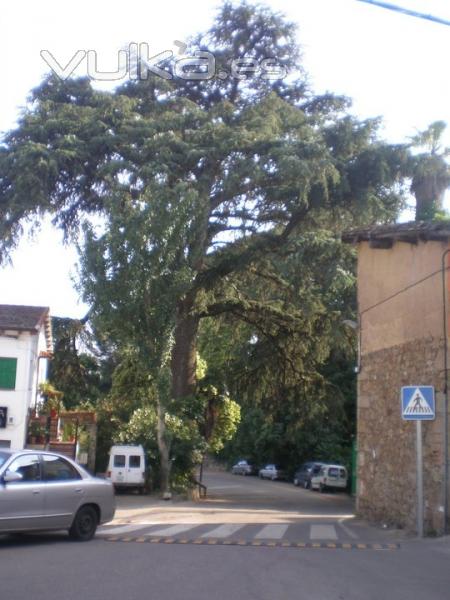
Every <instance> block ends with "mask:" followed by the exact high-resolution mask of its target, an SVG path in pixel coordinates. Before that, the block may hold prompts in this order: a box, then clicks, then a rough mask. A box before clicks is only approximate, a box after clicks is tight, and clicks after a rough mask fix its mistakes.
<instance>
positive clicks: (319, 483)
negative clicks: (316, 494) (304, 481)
mask: <svg viewBox="0 0 450 600" xmlns="http://www.w3.org/2000/svg"><path fill="white" fill-rule="evenodd" d="M347 482H348V474H347V469H346V468H345V467H343V466H342V465H324V466H323V467H321V469H320V471H319V472H318V473H317V475H314V476H313V477H312V478H311V489H312V490H319V491H321V492H325V491H326V490H327V489H341V490H343V489H345V488H346V487H347Z"/></svg>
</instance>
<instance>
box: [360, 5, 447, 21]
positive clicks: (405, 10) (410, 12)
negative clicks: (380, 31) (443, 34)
mask: <svg viewBox="0 0 450 600" xmlns="http://www.w3.org/2000/svg"><path fill="white" fill-rule="evenodd" d="M357 2H365V3H366V4H373V5H374V6H379V7H380V8H386V9H387V10H393V11H395V12H399V13H402V14H404V15H408V16H410V17H417V18H418V19H425V20H426V21H432V22H434V23H439V24H441V25H449V26H450V21H447V20H446V19H442V18H441V17H435V16H434V15H427V14H426V13H421V12H417V11H415V10H410V9H409V8H403V7H402V6H397V5H396V4H391V3H390V2H379V1H378V0H357Z"/></svg>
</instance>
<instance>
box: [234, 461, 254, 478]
mask: <svg viewBox="0 0 450 600" xmlns="http://www.w3.org/2000/svg"><path fill="white" fill-rule="evenodd" d="M231 472H232V473H233V475H253V473H254V472H255V469H254V467H253V465H251V464H250V463H249V462H247V461H246V460H240V461H239V462H237V463H236V464H235V465H233V466H232V467H231Z"/></svg>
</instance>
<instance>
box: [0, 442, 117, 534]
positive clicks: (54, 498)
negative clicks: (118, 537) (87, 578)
mask: <svg viewBox="0 0 450 600" xmlns="http://www.w3.org/2000/svg"><path fill="white" fill-rule="evenodd" d="M114 512H115V500H114V490H113V486H112V484H111V482H109V481H106V480H104V479H98V478H96V477H92V476H91V475H89V473H87V471H85V470H84V469H83V468H82V467H80V466H79V465H77V464H76V463H75V462H73V461H72V460H70V459H68V458H66V457H65V456H60V455H59V454H55V453H53V452H47V451H36V450H17V451H13V450H6V449H0V533H10V532H19V531H32V530H35V531H44V530H45V531H47V530H50V529H67V530H68V531H69V534H70V536H71V537H72V538H74V539H76V540H81V541H87V540H90V539H91V538H92V537H93V536H94V535H95V531H96V529H97V525H99V524H101V523H106V522H107V521H111V520H112V518H113V517H114Z"/></svg>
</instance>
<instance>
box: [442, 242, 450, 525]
mask: <svg viewBox="0 0 450 600" xmlns="http://www.w3.org/2000/svg"><path fill="white" fill-rule="evenodd" d="M449 254H450V248H449V249H447V250H446V251H445V252H444V254H443V255H442V296H443V326H444V534H446V533H447V521H448V474H449V473H448V340H447V335H448V331H447V294H446V291H447V281H446V277H445V274H446V271H447V270H448V269H447V266H446V264H445V259H446V258H447V256H448V255H449Z"/></svg>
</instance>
